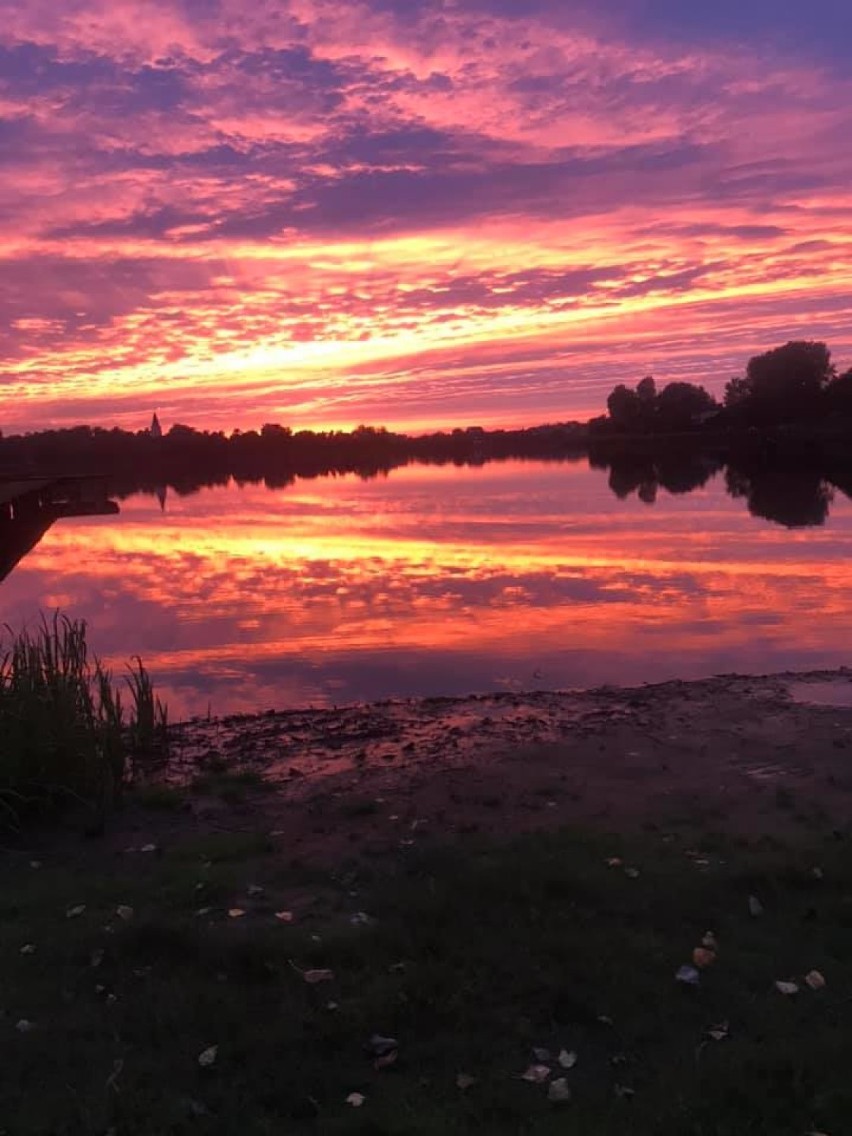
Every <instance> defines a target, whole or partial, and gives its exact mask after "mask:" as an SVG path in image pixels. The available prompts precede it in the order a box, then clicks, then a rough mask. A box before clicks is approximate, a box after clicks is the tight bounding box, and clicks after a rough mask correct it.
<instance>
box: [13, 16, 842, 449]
mask: <svg viewBox="0 0 852 1136" xmlns="http://www.w3.org/2000/svg"><path fill="white" fill-rule="evenodd" d="M743 7H744V6H743V5H742V4H739V5H737V4H734V3H733V0H720V3H718V4H716V5H714V6H713V10H712V11H706V12H693V11H689V12H685V10H684V6H683V5H682V4H680V5H678V4H676V3H674V0H602V2H601V3H598V4H595V5H594V6H592V5H591V4H585V3H576V4H573V5H571V6H568V5H558V4H556V3H554V2H552V0H523V2H522V0H455V2H451V0H406V2H405V3H402V2H401V0H353V2H352V3H346V4H344V3H343V2H342V0H266V2H265V3H261V4H259V5H257V6H256V7H255V9H254V10H253V11H251V12H250V13H246V11H245V10H244V7H243V6H242V5H240V4H238V3H237V0H211V2H210V3H204V4H202V3H200V2H199V0H109V2H107V0H62V2H61V3H59V4H57V3H54V2H53V0H30V2H29V3H27V4H26V5H23V6H22V5H19V4H16V3H15V0H0V15H2V17H3V23H2V28H3V30H2V32H0V152H2V154H3V160H4V168H5V172H6V177H5V179H4V181H3V183H2V184H0V351H2V360H0V383H2V388H3V392H4V395H5V397H4V407H3V413H2V420H0V428H2V429H4V430H6V431H11V430H18V429H37V428H39V427H46V426H61V425H73V424H76V423H78V422H83V421H86V422H90V423H92V424H104V425H112V424H119V425H125V426H129V427H140V426H144V425H146V424H147V421H148V420H149V419H150V415H151V413H152V412H153V411H154V410H157V411H158V413H159V414H160V416H161V418H162V419H163V421H164V424H165V425H167V426H168V425H169V424H171V423H173V422H175V421H184V422H190V423H191V424H193V425H195V426H198V427H214V428H221V427H234V426H239V427H241V428H252V427H254V428H256V427H259V426H260V425H261V424H262V422H265V421H280V422H282V423H285V424H289V425H292V426H294V427H297V428H298V427H312V428H325V429H328V428H340V427H352V426H355V425H357V424H358V423H360V422H366V423H369V424H373V425H387V426H389V427H391V428H397V429H400V428H401V429H408V430H412V431H417V430H424V429H428V428H433V427H434V428H439V427H446V426H452V425H466V424H480V425H486V426H490V425H510V424H517V425H529V424H533V423H537V422H544V421H556V420H565V419H571V418H578V419H583V418H587V417H589V416H591V415H593V414H596V413H599V412H600V411H601V409H602V408H603V404H604V400H605V397H606V394H607V392H608V390H609V389H610V387H611V386H612V385H613V384H614V383H615V382H620V381H627V382H635V381H636V380H637V379H639V378H641V377H642V376H643V375H644V374H649V373H650V374H654V375H655V376H656V377H657V379H658V382H661V383H665V382H668V381H671V380H674V379H689V380H691V381H698V382H703V383H705V384H706V385H707V386H708V387H709V388H710V389H711V390H713V391H714V393H717V394H718V393H720V392H721V388H722V385H723V384H724V382H725V381H726V380H727V379H728V378H730V377H731V375H733V374H736V373H740V372H741V371H742V370H743V368H744V365H745V363H746V361H747V359H748V357H749V356H750V355H752V354H754V353H756V352H758V351H761V350H765V349H766V348H769V347H772V346H776V345H778V344H780V343H783V342H785V341H786V340H788V339H791V338H813V339H824V340H825V341H826V342H828V344H829V346H830V347H831V348H832V350H833V353H834V357H835V361H836V362H837V363H838V365H839V366H840V367H841V368H846V367H849V366H850V365H852V225H851V224H850V220H851V219H852V189H850V188H849V186H850V185H852V154H850V152H849V148H848V145H847V144H846V139H847V137H848V133H849V129H850V125H852V122H850V120H852V114H850V112H849V110H848V107H849V106H850V105H852V97H850V96H852V65H850V63H849V58H850V52H849V48H850V46H852V16H850V15H848V14H844V13H842V12H838V11H837V10H836V9H837V6H836V5H834V4H832V3H831V2H830V0H815V3H813V4H812V5H810V6H808V10H807V12H803V11H802V9H801V6H800V5H794V4H793V3H792V0H789V2H785V0H779V2H777V3H773V4H770V3H769V0H754V3H752V4H751V5H749V6H748V12H743V11H742V8H743ZM566 8H570V10H567V11H566Z"/></svg>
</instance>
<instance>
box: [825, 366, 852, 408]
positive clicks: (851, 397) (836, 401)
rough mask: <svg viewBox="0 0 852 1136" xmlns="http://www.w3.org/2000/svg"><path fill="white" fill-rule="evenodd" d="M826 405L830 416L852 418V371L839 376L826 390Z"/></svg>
mask: <svg viewBox="0 0 852 1136" xmlns="http://www.w3.org/2000/svg"><path fill="white" fill-rule="evenodd" d="M825 405H826V409H827V411H828V413H829V414H833V415H837V416H838V417H841V418H852V369H850V370H848V371H846V372H845V373H844V374H842V375H838V376H837V378H836V379H832V381H831V382H830V383H829V384H828V386H827V387H826V388H825Z"/></svg>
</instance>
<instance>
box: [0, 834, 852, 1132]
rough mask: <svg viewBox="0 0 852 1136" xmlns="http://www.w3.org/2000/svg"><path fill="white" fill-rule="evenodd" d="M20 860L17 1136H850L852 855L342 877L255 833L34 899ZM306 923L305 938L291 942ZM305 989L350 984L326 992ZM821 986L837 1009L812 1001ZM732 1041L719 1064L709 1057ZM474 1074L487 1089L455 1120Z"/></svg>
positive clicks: (530, 861)
mask: <svg viewBox="0 0 852 1136" xmlns="http://www.w3.org/2000/svg"><path fill="white" fill-rule="evenodd" d="M804 841H808V843H807V844H806V843H804ZM30 855H31V854H30V853H27V854H26V855H25V856H18V855H11V854H7V855H6V857H5V859H4V860H2V861H0V920H2V926H3V929H4V934H3V937H2V942H0V973H2V974H3V976H4V982H3V994H2V1005H3V1008H4V1010H5V1016H4V1017H3V1018H2V1019H0V1060H2V1067H3V1071H4V1075H3V1078H2V1088H0V1094H3V1096H0V1115H2V1116H3V1124H4V1126H5V1127H6V1130H7V1131H8V1132H10V1133H15V1136H30V1134H33V1136H34V1134H36V1133H46V1132H50V1133H56V1134H64V1133H67V1134H71V1133H74V1134H77V1133H81V1134H83V1133H104V1132H107V1131H108V1130H110V1129H114V1130H115V1132H116V1133H118V1134H120V1136H135V1134H139V1136H142V1134H143V1133H151V1132H168V1133H175V1134H183V1133H187V1134H189V1133H193V1134H195V1133H201V1134H204V1136H206V1134H214V1133H215V1134H218V1133H223V1134H224V1133H231V1132H235V1131H239V1132H241V1133H243V1134H244V1136H266V1134H270V1136H271V1134H273V1133H274V1134H279V1133H288V1134H299V1133H305V1134H307V1133H311V1134H319V1136H326V1134H327V1136H337V1134H352V1136H355V1134H359V1136H403V1134H405V1136H438V1134H442V1136H443V1134H444V1133H448V1134H450V1136H452V1134H459V1136H460V1134H462V1133H465V1134H466V1133H488V1134H489V1136H490V1134H496V1136H500V1134H506V1136H510V1134H511V1136H516V1134H517V1136H556V1134H557V1133H558V1134H560V1136H580V1134H584V1136H585V1134H588V1133H594V1134H595V1136H616V1134H617V1136H637V1134H640V1133H641V1134H643V1136H644V1134H647V1136H684V1134H689V1136H758V1134H766V1136H769V1134H771V1136H804V1134H805V1133H808V1132H811V1131H819V1132H826V1133H829V1134H830V1136H838V1134H839V1133H841V1132H846V1131H849V1130H850V1123H851V1122H852V1086H850V1083H849V1078H848V1061H847V1057H846V1049H845V1041H846V1038H847V1037H848V1027H849V1014H850V1006H852V1001H850V999H852V843H850V841H849V840H848V839H847V838H834V837H828V838H818V837H817V836H816V835H814V834H812V833H808V834H807V835H806V836H803V837H802V839H801V841H800V843H798V844H797V845H795V846H789V847H788V846H784V845H782V844H780V843H779V842H777V841H772V842H770V841H766V842H760V843H757V844H755V845H747V844H742V843H736V842H734V841H733V840H731V839H727V840H725V839H722V838H719V837H716V838H714V840H713V842H712V846H711V847H708V848H704V849H702V848H696V847H695V846H694V845H693V846H692V847H689V848H687V847H685V846H684V845H683V844H682V843H680V842H679V841H678V840H672V839H669V840H664V839H662V838H660V837H653V838H652V837H649V836H645V837H640V838H636V839H635V840H621V839H618V838H612V839H604V838H598V837H592V836H588V835H585V834H581V833H576V832H571V831H565V832H561V833H558V834H551V835H538V836H531V837H524V838H522V839H518V840H516V841H514V842H512V843H511V844H504V845H497V844H489V843H485V842H473V843H470V842H469V843H467V844H466V845H464V847H463V848H462V847H459V846H456V847H451V848H450V847H448V848H435V849H433V850H431V851H424V852H411V853H408V854H405V853H401V852H400V853H397V854H395V855H393V856H390V855H389V856H388V857H385V858H383V859H381V860H379V861H376V862H375V863H373V864H371V866H369V867H365V866H364V865H353V866H348V868H346V867H341V870H340V871H338V872H335V873H333V874H329V875H327V876H317V875H316V874H315V873H314V874H309V873H306V872H305V871H304V870H303V869H300V868H299V867H298V865H288V864H287V863H286V861H284V860H283V859H282V857H281V855H280V853H276V852H275V851H274V841H272V840H270V838H269V837H268V836H266V835H265V834H264V833H247V834H226V833H223V834H215V835H213V836H206V837H203V838H199V837H194V838H193V839H191V840H185V841H182V842H181V843H179V844H176V845H175V846H174V847H172V848H166V849H164V850H162V852H161V854H160V855H148V856H144V855H139V854H135V855H134V856H132V857H131V856H130V854H126V853H122V854H119V855H116V856H115V857H113V858H111V859H110V858H105V857H103V856H99V857H98V858H97V861H94V860H87V859H85V858H83V853H82V852H79V853H78V859H77V860H76V862H75V860H74V858H73V857H69V856H63V857H58V856H57V857H56V860H55V862H53V861H52V860H51V859H50V858H49V857H45V862H44V865H43V866H42V867H40V868H38V869H33V868H31V867H30V866H29V856H30ZM613 856H617V857H619V858H621V860H622V861H623V864H622V865H621V866H615V867H608V866H607V865H606V860H607V859H608V858H609V857H613ZM624 866H629V867H633V866H635V867H636V868H638V869H639V875H638V876H635V877H634V876H630V875H628V874H627V873H626V872H625V870H624ZM814 868H818V869H819V871H818V872H816V873H815V872H814ZM306 893H307V895H308V898H309V899H310V896H311V895H313V896H315V897H316V903H315V905H314V906H311V905H310V904H309V903H307V902H305V901H304V896H305V894H306ZM750 895H756V896H758V897H759V898H760V900H761V903H762V905H763V908H764V914H763V915H762V916H760V917H759V918H755V917H753V916H752V915H750V914H749V904H748V899H749V896H750ZM294 896H301V897H302V899H300V900H299V901H298V902H296V901H295V900H294V899H293V897H294ZM83 903H85V904H86V910H85V911H84V912H83V913H82V914H81V915H80V916H79V917H77V918H72V919H69V918H67V917H66V911H67V909H68V907H69V906H70V905H72V904H83ZM293 903H296V911H297V917H296V919H295V921H294V922H293V923H292V924H285V923H282V922H281V921H279V920H277V919H276V918H275V915H274V913H275V912H276V911H278V910H281V909H282V908H285V909H286V908H289V907H290V906H291V904H293ZM119 905H130V906H132V907H133V909H134V914H133V917H132V918H131V919H130V920H129V921H124V920H122V919H121V918H120V917H118V916H117V915H116V908H117V907H118V906H119ZM233 908H238V909H240V910H244V911H245V912H246V914H245V915H244V916H243V917H241V918H229V917H228V911H229V909H233ZM199 909H201V910H202V911H203V912H204V914H203V915H198V914H197V912H198V911H199ZM356 911H365V912H367V913H368V914H369V915H370V916H371V921H370V922H369V923H368V924H367V925H353V924H352V923H351V922H350V916H351V915H352V914H353V913H354V912H356ZM711 929H712V930H713V931H714V932H715V934H716V936H717V937H718V940H719V944H720V951H719V958H718V961H717V962H716V964H715V965H714V966H713V967H711V968H710V969H709V970H707V971H706V972H704V974H703V977H702V981H701V984H700V986H698V987H697V988H694V987H690V986H685V985H683V984H680V983H677V982H675V981H674V974H675V971H676V970H677V969H678V967H679V966H681V965H682V964H684V963H688V962H689V961H690V957H691V952H692V949H693V947H695V946H696V945H697V944H698V943H699V942H700V940H701V938H702V936H703V935H704V933H705V932H706V931H707V930H711ZM29 944H31V945H33V946H34V947H35V948H36V949H35V952H34V953H24V954H22V953H21V947H22V946H25V945H29ZM98 952H103V953H102V956H101V954H99V953H98ZM93 959H94V960H95V961H96V962H97V961H98V960H100V961H99V963H98V965H97V966H93V965H92V960H93ZM310 968H329V969H331V970H332V971H333V972H334V980H333V981H331V982H324V983H320V984H317V985H311V984H309V983H308V982H306V981H305V980H304V979H303V978H302V977H301V975H300V973H299V971H305V970H308V969H310ZM812 969H816V970H819V971H821V972H822V973H823V974H824V975H825V977H826V980H827V985H826V987H825V989H823V990H818V991H813V990H810V989H808V987H807V986H805V985H804V983H803V982H802V976H803V975H804V974H806V973H808V972H809V971H811V970H812ZM778 979H783V980H789V979H795V980H797V981H798V982H799V984H800V986H801V992H800V993H799V994H798V995H797V996H795V997H785V996H784V995H782V994H780V993H779V992H778V991H777V990H776V989H775V986H774V983H775V981H776V980H778ZM21 1019H26V1020H28V1021H30V1022H31V1023H33V1024H32V1028H31V1030H30V1031H29V1032H18V1031H17V1030H16V1028H15V1023H17V1022H18V1021H19V1020H21ZM723 1021H727V1022H728V1023H729V1031H728V1032H729V1037H728V1038H727V1039H725V1040H721V1041H717V1040H713V1039H711V1038H710V1037H709V1036H708V1033H707V1031H708V1029H709V1028H710V1027H712V1026H714V1025H717V1024H719V1023H721V1022H723ZM375 1033H379V1034H383V1035H390V1036H392V1037H395V1038H397V1039H398V1040H399V1059H398V1061H397V1063H396V1064H395V1065H393V1066H392V1067H390V1068H387V1069H382V1070H376V1069H375V1068H374V1066H373V1061H372V1058H371V1056H370V1054H369V1052H368V1047H369V1039H370V1037H371V1036H372V1035H373V1034H375ZM213 1045H215V1046H218V1053H217V1057H216V1061H215V1063H214V1064H213V1065H212V1066H211V1067H209V1068H203V1067H201V1066H200V1065H199V1064H198V1060H197V1058H198V1055H199V1054H200V1053H201V1052H202V1051H203V1050H205V1049H207V1048H208V1047H209V1046H213ZM533 1047H546V1048H548V1049H550V1050H551V1051H552V1052H553V1053H558V1052H559V1050H560V1049H561V1048H563V1047H564V1048H565V1049H567V1050H573V1051H576V1053H577V1054H578V1062H577V1065H576V1068H574V1069H572V1070H571V1071H570V1072H568V1073H565V1074H564V1075H565V1077H566V1078H567V1079H568V1081H569V1083H570V1085H571V1087H572V1090H573V1099H572V1101H571V1102H570V1103H569V1104H563V1105H554V1104H551V1103H549V1102H548V1100H547V1099H546V1090H545V1088H543V1087H541V1086H536V1085H531V1084H527V1083H524V1082H523V1081H521V1080H520V1079H519V1074H521V1073H522V1072H523V1071H524V1070H525V1069H526V1068H527V1066H528V1065H530V1064H531V1063H532V1062H533V1060H534V1058H533V1054H532V1049H533ZM551 1064H552V1062H551ZM460 1073H465V1074H469V1075H470V1076H472V1077H475V1078H476V1083H475V1084H474V1085H472V1086H471V1087H470V1088H469V1089H467V1090H466V1091H461V1090H460V1089H459V1088H458V1087H457V1085H456V1078H457V1076H458V1075H459V1074H460ZM625 1090H632V1091H633V1095H629V1094H627V1093H626V1092H625ZM352 1092H360V1093H362V1094H364V1096H365V1097H366V1102H365V1104H364V1105H363V1107H362V1108H357V1109H356V1108H353V1107H351V1106H350V1105H348V1104H347V1103H346V1097H347V1096H348V1095H349V1094H350V1093H352ZM4 1098H5V1099H4Z"/></svg>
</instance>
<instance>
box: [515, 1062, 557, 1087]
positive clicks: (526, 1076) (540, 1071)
mask: <svg viewBox="0 0 852 1136" xmlns="http://www.w3.org/2000/svg"><path fill="white" fill-rule="evenodd" d="M549 1076H550V1069H549V1068H548V1066H547V1065H530V1067H529V1069H527V1070H526V1072H524V1073H521V1080H522V1081H529V1082H530V1084H532V1085H541V1084H543V1083H544V1082H545V1081H546V1080H547V1079H548V1077H549Z"/></svg>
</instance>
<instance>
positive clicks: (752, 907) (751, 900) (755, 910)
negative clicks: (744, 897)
mask: <svg viewBox="0 0 852 1136" xmlns="http://www.w3.org/2000/svg"><path fill="white" fill-rule="evenodd" d="M748 910H749V914H750V915H752V916H754V918H755V919H759V918H760V916H761V915H762V914H763V904H762V903H761V902H760V900H759V899H758V898H757V896H756V895H750V896H749V897H748Z"/></svg>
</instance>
